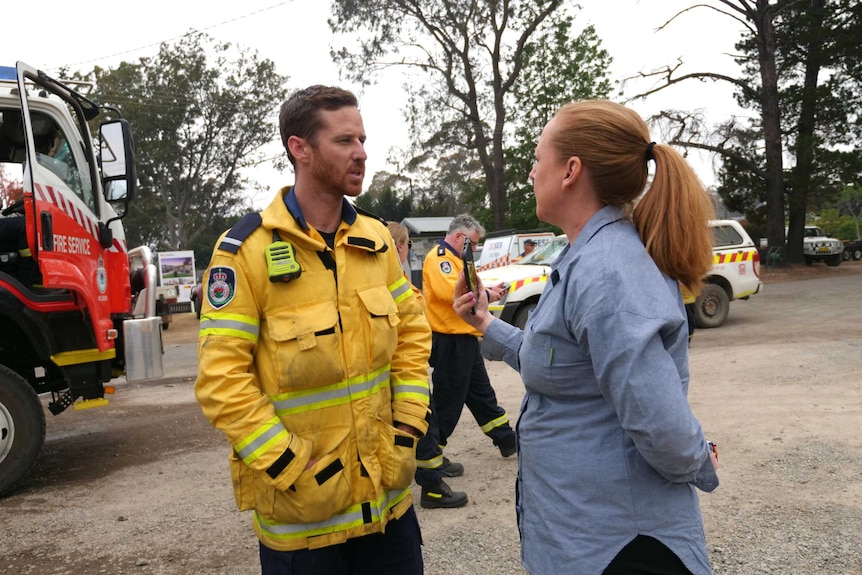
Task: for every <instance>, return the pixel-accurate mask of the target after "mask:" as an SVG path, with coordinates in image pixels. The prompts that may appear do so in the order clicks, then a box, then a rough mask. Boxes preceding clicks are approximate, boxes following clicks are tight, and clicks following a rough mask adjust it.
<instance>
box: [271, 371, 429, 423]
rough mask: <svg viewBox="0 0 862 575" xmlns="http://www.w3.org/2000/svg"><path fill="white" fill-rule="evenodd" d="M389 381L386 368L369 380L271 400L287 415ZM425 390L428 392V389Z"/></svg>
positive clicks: (360, 393)
mask: <svg viewBox="0 0 862 575" xmlns="http://www.w3.org/2000/svg"><path fill="white" fill-rule="evenodd" d="M388 382H389V370H388V369H386V370H384V371H382V372H380V373H378V374H377V375H375V376H374V377H373V378H371V379H370V380H367V381H358V382H354V383H350V382H349V381H348V382H339V383H337V384H335V385H331V386H327V387H325V388H323V389H322V390H320V391H312V392H310V393H308V392H299V393H289V394H279V395H276V396H271V397H270V400H271V401H272V403H273V405H274V406H275V412H276V413H277V414H279V415H285V414H287V413H296V412H300V411H311V410H312V409H320V408H323V407H330V406H332V405H340V404H342V403H346V402H347V401H350V400H351V399H353V398H356V397H361V396H363V395H370V394H371V393H373V392H374V391H375V389H377V388H378V387H380V386H381V385H383V384H386V383H388ZM425 392H426V394H427V393H428V391H427V390H426V391H425Z"/></svg>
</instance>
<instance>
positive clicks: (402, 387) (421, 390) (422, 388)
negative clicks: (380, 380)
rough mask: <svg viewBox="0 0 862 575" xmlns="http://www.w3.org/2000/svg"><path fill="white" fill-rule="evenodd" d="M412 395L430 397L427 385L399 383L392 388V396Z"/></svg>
mask: <svg viewBox="0 0 862 575" xmlns="http://www.w3.org/2000/svg"><path fill="white" fill-rule="evenodd" d="M407 393H409V394H411V395H421V396H423V397H430V394H429V393H428V386H427V385H412V384H409V383H399V384H396V385H394V386H393V387H392V396H393V397H394V396H396V395H401V394H407Z"/></svg>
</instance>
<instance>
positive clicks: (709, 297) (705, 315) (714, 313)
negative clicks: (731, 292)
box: [694, 284, 730, 328]
mask: <svg viewBox="0 0 862 575" xmlns="http://www.w3.org/2000/svg"><path fill="white" fill-rule="evenodd" d="M729 310H730V298H728V297H727V292H726V291H724V288H722V287H721V286H718V285H715V284H704V286H703V289H701V290H700V295H698V296H697V301H696V302H695V304H694V316H695V319H696V320H697V327H702V328H709V327H718V326H720V325H721V324H723V323H724V320H725V319H727V312H728V311H729Z"/></svg>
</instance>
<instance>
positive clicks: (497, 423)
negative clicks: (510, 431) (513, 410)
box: [482, 413, 509, 433]
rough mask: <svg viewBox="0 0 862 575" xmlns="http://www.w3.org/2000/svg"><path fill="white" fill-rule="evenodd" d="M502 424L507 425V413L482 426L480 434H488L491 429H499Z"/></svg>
mask: <svg viewBox="0 0 862 575" xmlns="http://www.w3.org/2000/svg"><path fill="white" fill-rule="evenodd" d="M504 423H509V414H508V413H504V414H503V415H501V416H500V417H498V418H497V419H492V420H491V421H489V422H488V423H486V424H485V425H483V426H482V432H483V433H488V432H489V431H491V430H492V429H495V428H497V427H500V426H501V425H503V424H504Z"/></svg>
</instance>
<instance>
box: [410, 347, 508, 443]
mask: <svg viewBox="0 0 862 575" xmlns="http://www.w3.org/2000/svg"><path fill="white" fill-rule="evenodd" d="M431 337H432V340H431V341H432V344H431V359H430V364H431V367H433V368H434V371H433V372H432V373H431V382H432V384H433V389H432V390H431V395H432V396H433V398H434V406H435V407H436V408H437V426H438V428H439V432H440V438H439V439H440V445H446V442H447V440H448V439H449V436H450V435H452V432H453V431H455V426H456V425H458V420H459V419H460V418H461V411H463V409H464V406H465V405H466V406H467V409H469V410H470V413H472V414H473V419H475V420H476V423H478V424H479V427H481V428H483V431H484V433H485V435H487V436H488V437H490V438H491V439H492V440H494V445H499V444H500V443H501V442H505V441H506V440H507V439H508V438H511V437H513V436H514V434H515V432H514V430H512V426H511V425H509V421H508V417H507V416H506V411H505V410H504V409H503V408H502V407H500V406H499V405H498V404H497V394H496V393H494V388H493V387H491V380H490V379H488V372H487V371H486V370H485V360H484V359H482V351H481V348H480V344H479V338H477V337H476V336H472V335H458V334H445V333H437V332H433V333H432V334H431ZM486 427H487V429H486ZM420 444H421V441H420Z"/></svg>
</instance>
